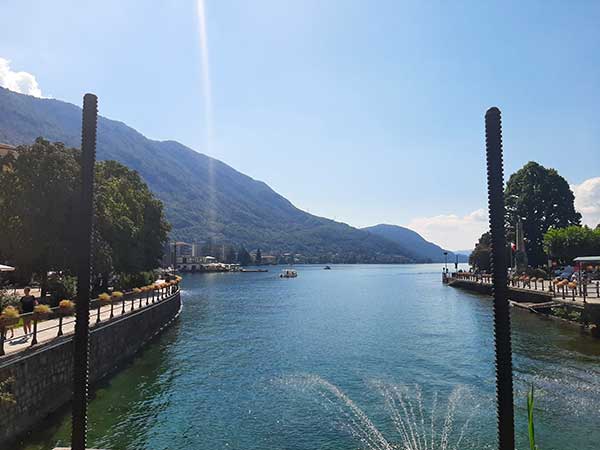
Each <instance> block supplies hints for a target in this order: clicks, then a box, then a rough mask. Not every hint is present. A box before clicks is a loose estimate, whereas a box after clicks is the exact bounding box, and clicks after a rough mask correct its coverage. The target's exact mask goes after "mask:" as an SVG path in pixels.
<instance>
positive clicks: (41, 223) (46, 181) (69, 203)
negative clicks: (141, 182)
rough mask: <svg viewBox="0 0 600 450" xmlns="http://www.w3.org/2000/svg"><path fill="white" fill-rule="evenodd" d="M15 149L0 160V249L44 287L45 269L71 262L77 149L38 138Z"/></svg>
mask: <svg viewBox="0 0 600 450" xmlns="http://www.w3.org/2000/svg"><path fill="white" fill-rule="evenodd" d="M18 152H19V157H18V158H14V157H12V156H10V155H9V156H7V157H5V158H4V161H3V162H0V166H2V165H3V164H4V165H5V169H4V170H2V171H1V172H0V229H1V230H2V233H0V253H1V254H2V255H3V257H5V258H10V260H11V261H13V262H14V263H15V265H16V266H17V268H18V269H19V270H20V271H21V272H24V273H25V274H29V275H30V274H31V273H38V274H40V275H41V276H42V283H43V286H42V287H43V288H45V274H46V273H47V272H48V271H50V270H60V269H69V268H71V267H72V265H73V260H72V255H73V232H72V230H73V228H74V227H76V226H77V224H76V222H75V219H74V212H75V211H74V205H75V201H76V198H77V195H78V192H79V186H78V183H77V181H78V180H79V177H78V174H79V171H80V163H79V154H78V152H77V150H75V149H72V148H66V147H65V146H64V145H63V144H60V143H50V142H48V141H45V140H44V139H41V138H38V139H37V140H36V141H35V143H34V144H33V145H31V146H20V147H18ZM27 278H28V277H27Z"/></svg>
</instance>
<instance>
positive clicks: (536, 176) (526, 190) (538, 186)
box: [505, 161, 581, 266]
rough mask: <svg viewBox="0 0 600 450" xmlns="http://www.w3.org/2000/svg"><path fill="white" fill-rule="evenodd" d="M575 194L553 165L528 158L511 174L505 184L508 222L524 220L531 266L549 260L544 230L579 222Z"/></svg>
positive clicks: (512, 223) (514, 224) (513, 222)
mask: <svg viewBox="0 0 600 450" xmlns="http://www.w3.org/2000/svg"><path fill="white" fill-rule="evenodd" d="M574 199H575V197H574V195H573V192H571V189H570V188H569V184H568V183H567V181H566V180H565V179H564V178H563V177H561V176H560V175H559V174H558V172H557V171H556V170H554V169H547V168H545V167H543V166H541V165H540V164H538V163H536V162H533V161H531V162H528V163H527V164H525V166H523V167H522V168H521V169H520V170H518V171H517V172H516V173H514V174H513V175H511V176H510V179H509V180H508V183H507V185H506V191H505V201H506V212H507V217H506V219H507V223H508V224H509V226H510V227H511V228H512V230H514V228H515V227H516V223H517V221H518V219H519V218H521V220H522V221H523V230H524V233H525V238H526V242H525V247H526V250H527V258H528V261H529V264H530V265H532V266H540V265H543V264H544V263H545V262H546V258H545V254H544V234H545V233H546V232H547V231H548V230H549V229H550V228H551V227H554V228H564V227H568V226H570V225H579V223H580V221H581V215H580V214H579V213H578V212H577V211H575V206H574Z"/></svg>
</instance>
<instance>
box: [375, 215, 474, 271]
mask: <svg viewBox="0 0 600 450" xmlns="http://www.w3.org/2000/svg"><path fill="white" fill-rule="evenodd" d="M363 230H365V231H368V232H369V233H372V234H375V235H377V236H381V237H383V238H385V239H388V240H390V241H392V242H395V243H396V244H398V245H400V246H401V247H402V248H403V249H404V251H405V252H406V254H407V255H408V256H410V257H411V258H412V259H414V260H416V261H420V262H435V263H441V262H444V261H446V260H447V261H448V262H449V263H454V262H455V261H456V256H458V262H468V259H469V258H468V256H465V255H462V254H455V253H453V252H451V251H449V250H444V249H443V248H441V247H440V246H439V245H436V244H434V243H432V242H429V241H427V240H425V239H424V238H423V236H421V235H420V234H419V233H417V232H416V231H413V230H411V229H409V228H405V227H401V226H399V225H388V224H379V225H375V226H372V227H367V228H363ZM444 252H448V255H447V256H445V255H444ZM446 258H447V259H446Z"/></svg>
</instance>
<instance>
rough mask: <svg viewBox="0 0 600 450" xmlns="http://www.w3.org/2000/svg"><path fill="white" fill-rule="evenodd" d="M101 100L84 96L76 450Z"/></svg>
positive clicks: (82, 408) (82, 424)
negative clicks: (99, 105) (97, 125)
mask: <svg viewBox="0 0 600 450" xmlns="http://www.w3.org/2000/svg"><path fill="white" fill-rule="evenodd" d="M97 120H98V98H97V97H96V96H95V95H93V94H85V96H84V97H83V124H82V132H81V197H80V204H79V208H78V211H77V213H78V222H79V223H78V225H79V226H78V227H77V241H78V246H77V302H76V303H75V311H76V316H75V336H74V338H73V343H74V351H73V413H72V432H71V448H72V450H85V448H86V429H87V391H88V364H89V361H88V353H89V334H90V330H89V319H90V281H91V263H92V257H91V252H92V227H93V217H94V163H95V159H96V124H97Z"/></svg>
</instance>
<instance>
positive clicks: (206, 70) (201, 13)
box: [196, 0, 217, 237]
mask: <svg viewBox="0 0 600 450" xmlns="http://www.w3.org/2000/svg"><path fill="white" fill-rule="evenodd" d="M196 14H197V17H198V40H199V44H200V64H201V68H200V69H201V77H202V96H203V99H204V120H205V149H204V153H206V154H208V155H210V154H211V153H212V150H213V148H212V144H213V136H214V135H213V123H212V122H213V118H212V88H211V83H210V67H209V57H208V33H207V31H206V7H205V5H204V0H196ZM207 170H208V174H207V175H208V177H207V178H208V186H207V188H208V205H207V210H208V217H207V220H208V224H207V225H208V230H209V235H211V237H215V234H216V227H215V224H216V219H217V205H216V196H215V192H216V186H215V181H216V180H215V168H214V161H213V160H212V159H209V160H208V168H207Z"/></svg>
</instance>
